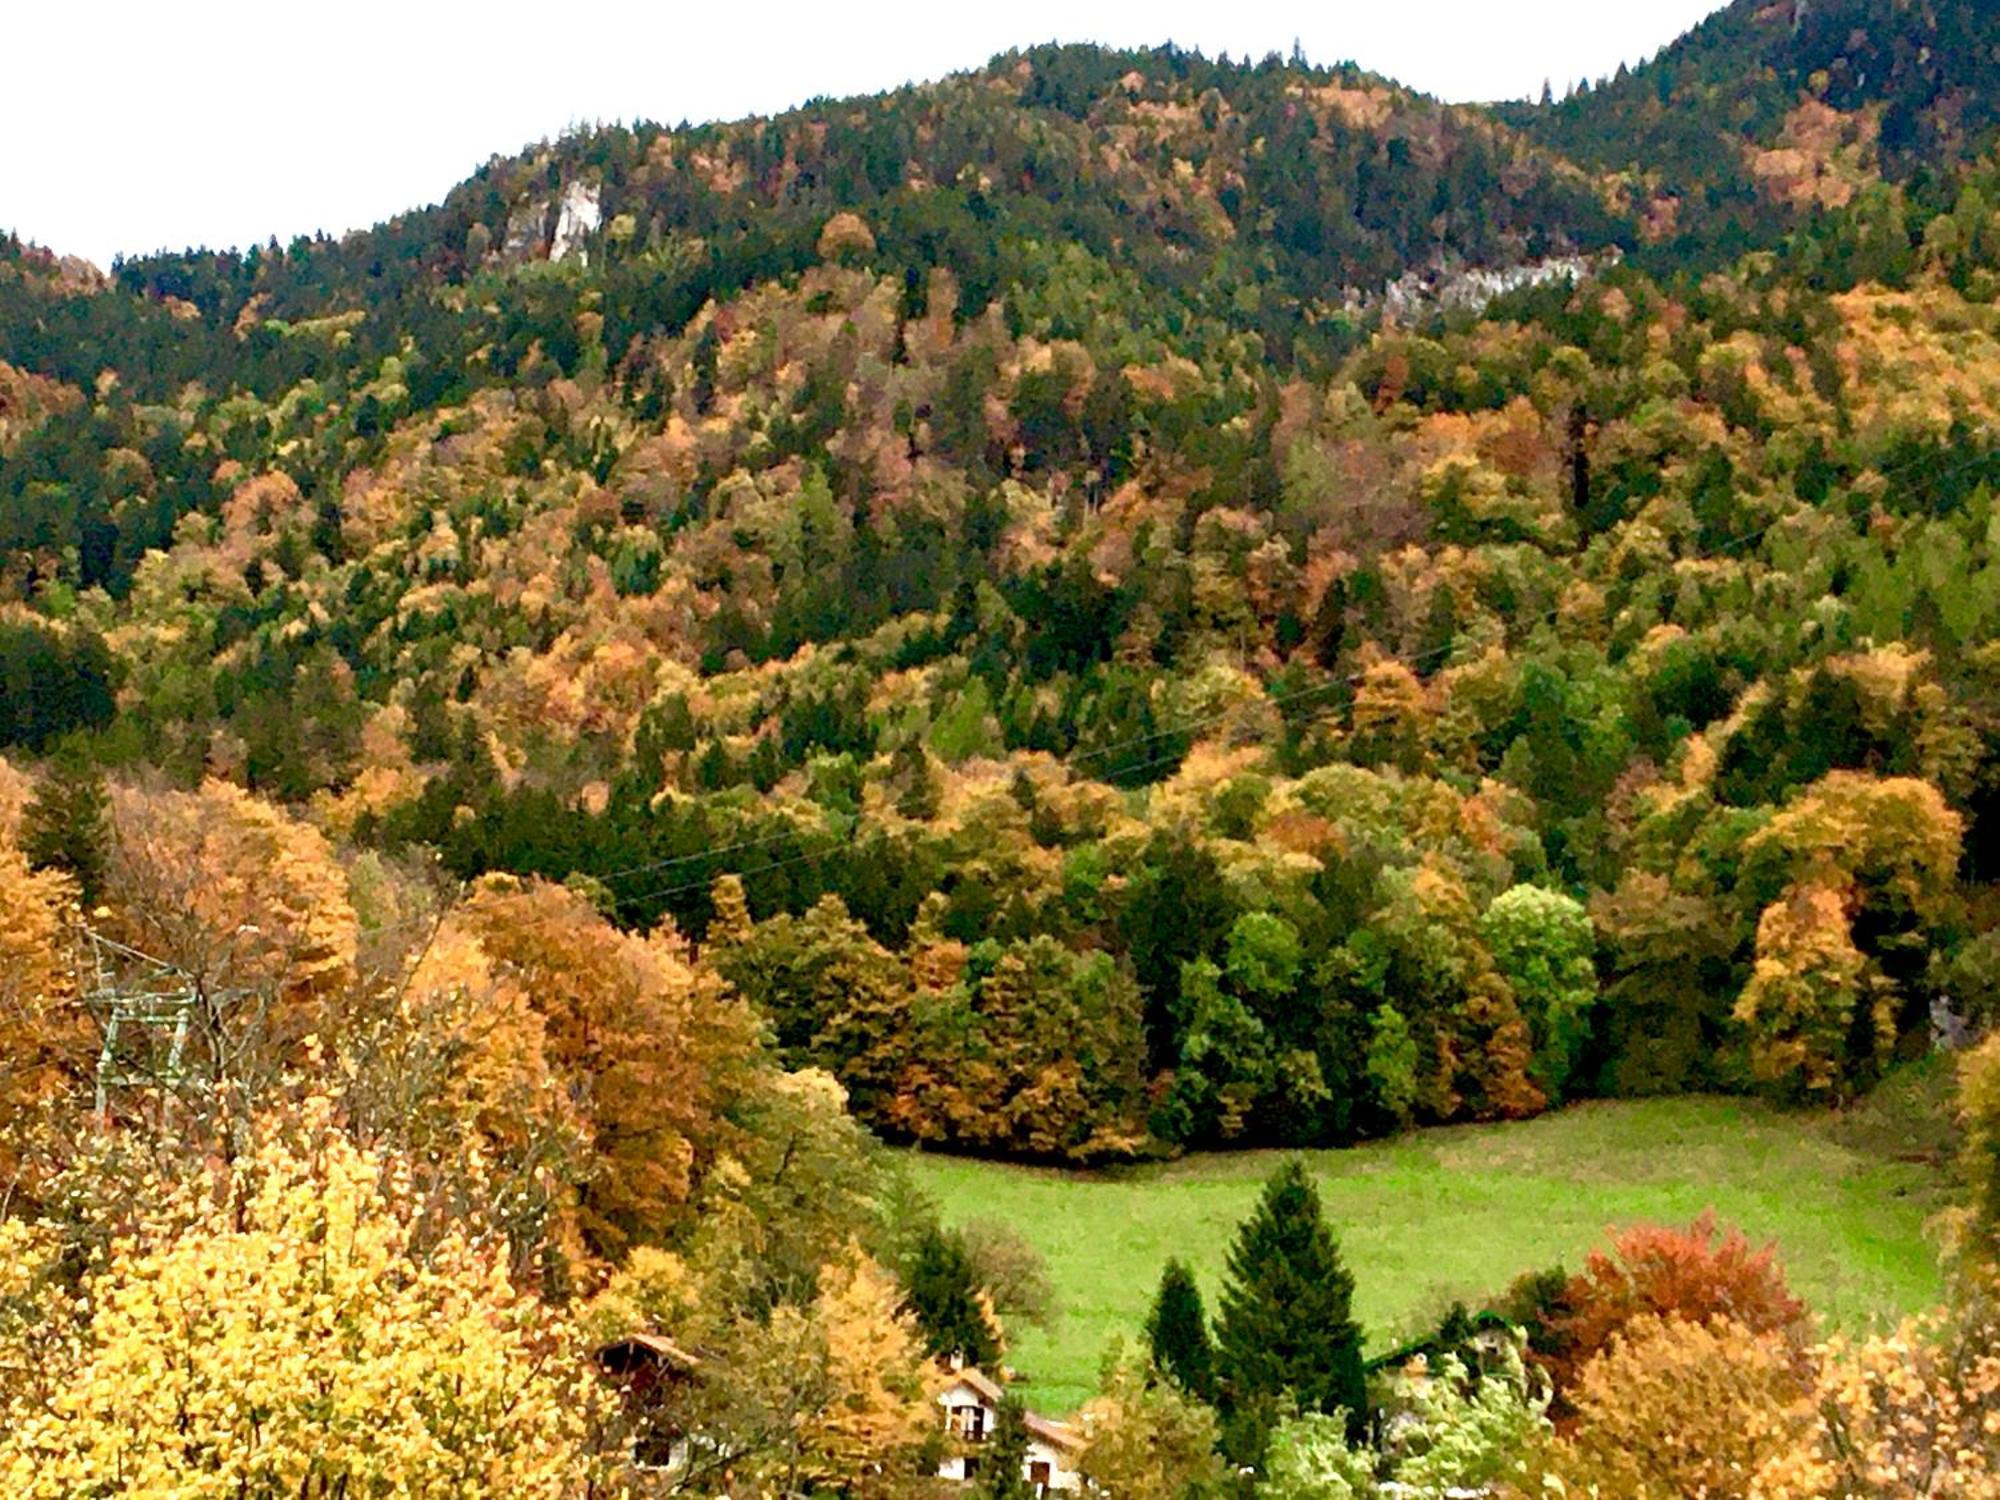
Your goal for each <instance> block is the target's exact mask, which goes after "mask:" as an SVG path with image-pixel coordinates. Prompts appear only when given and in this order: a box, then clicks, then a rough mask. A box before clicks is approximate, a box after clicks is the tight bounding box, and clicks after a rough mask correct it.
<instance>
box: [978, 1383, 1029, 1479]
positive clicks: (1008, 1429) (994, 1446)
mask: <svg viewBox="0 0 2000 1500" xmlns="http://www.w3.org/2000/svg"><path fill="white" fill-rule="evenodd" d="M1027 1467H1028V1409H1027V1408H1026V1407H1025V1406H1023V1405H1022V1404H1021V1400H1020V1397H1018V1396H1008V1397H1006V1398H1005V1399H1004V1400H1002V1401H1001V1403H1000V1409H999V1411H998V1412H996V1413H995V1414H994V1419H993V1436H992V1437H990V1438H988V1439H987V1440H986V1445H985V1447H984V1448H983V1449H982V1450H981V1451H980V1454H979V1469H978V1480H979V1483H978V1487H977V1488H976V1489H975V1490H974V1491H973V1493H974V1494H975V1495H977V1496H979V1500H1034V1497H1035V1491H1034V1487H1033V1486H1032V1485H1030V1484H1029V1483H1028V1478H1027Z"/></svg>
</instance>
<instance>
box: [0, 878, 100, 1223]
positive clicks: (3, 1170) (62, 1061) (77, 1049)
mask: <svg viewBox="0 0 2000 1500" xmlns="http://www.w3.org/2000/svg"><path fill="white" fill-rule="evenodd" d="M75 900H76V891H75V887H74V885H73V884H72V883H71V881H70V880H69V879H68V877H66V876H64V875H61V874H58V873H56V872H53V871H38V870H31V869H29V868H28V862H27V860H26V859H25V858H24V857H23V856H22V855H21V852H20V851H19V850H18V849H16V848H14V847H13V846H12V845H11V844H8V843H6V842H4V841H0V1058H3V1059H4V1062H0V1182H3V1183H4V1185H7V1186H11V1185H12V1184H13V1182H14V1181H15V1180H16V1178H17V1177H18V1175H19V1172H20V1169H21V1165H22V1163H21V1159H20V1154H19V1148H20V1146H21V1144H22V1140H21V1133H22V1131H23V1128H24V1126H25V1122H26V1121H27V1119H28V1118H29V1117H30V1116H32V1115H33V1114H34V1113H35V1111H36V1110H38V1109H39V1108H40V1107H41V1106H43V1105H45V1104H48V1103H50V1102H52V1101H54V1100H56V1099H58V1098H61V1097H63V1096H64V1095H65V1094H68V1095H71V1096H73V1097H80V1095H81V1091H82V1089H83V1087H84V1078H85V1077H86V1076H87V1073H88V1070H89V1067H90V1063H91V1059H92V1055H93V1054H94V1052H95V1050H96V1046H97V1036H96V1029H95V1027H94V1026H93V1025H92V1024H91V1022H90V1019H89V1017H87V1016H86V1015H85V1014H84V1013H83V1010H82V1008H81V1007H80V1006H79V1005H78V1004H77V996H76V983H75V971H74V969H73V968H72V966H71V962H70V954H69V952H68V946H69V938H70V933H69V931H68V929H69V925H70V921H71V918H72V913H73V908H74V905H75Z"/></svg>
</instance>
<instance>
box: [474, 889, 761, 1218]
mask: <svg viewBox="0 0 2000 1500" xmlns="http://www.w3.org/2000/svg"><path fill="white" fill-rule="evenodd" d="M460 919H461V920H463V922H464V923H465V925H466V926H467V928H468V929H469V930H470V932H471V933H472V934H473V935H474V936H475V937H476V939H477V942H478V945H479V948H480V950H481V951H482V952H483V954H484V956H485V959H486V961H487V962H488V963H490V965H491V966H492V972H493V975H494V977H495V979H496V980H498V981H499V982H501V983H502V984H504V985H512V986H518V990H519V995H520V997H521V998H522V1000H523V1001H525V1010H523V1009H520V1008H519V1007H518V1006H517V1007H516V1009H515V1017H516V1020H517V1021H518V1025H516V1026H515V1027H513V1028H512V1031H511V1033H510V1034H509V1035H508V1036H507V1038H506V1039H505V1041H504V1043H503V1046H504V1048H505V1049H507V1050H503V1051H502V1052H500V1053H499V1054H498V1055H497V1056H496V1057H494V1058H493V1059H492V1064H493V1065H495V1066H498V1067H499V1068H501V1069H502V1070H503V1072H505V1071H506V1070H518V1069H519V1068H523V1067H525V1068H529V1069H536V1068H546V1070H547V1074H548V1078H549V1080H550V1085H549V1086H553V1088H555V1089H556V1090H558V1091H559V1092H560V1093H561V1094H562V1095H563V1096H564V1098H563V1099H562V1101H561V1102H560V1103H558V1104H555V1105H553V1106H550V1107H553V1108H556V1109H559V1110H573V1111H574V1118H575V1119H576V1121H577V1122H578V1128H580V1129H581V1130H582V1131H583V1133H584V1135H585V1136H586V1137H587V1139H588V1141H589V1159H588V1167H587V1170H586V1172H585V1173H584V1174H583V1175H582V1176H581V1178H580V1180H579V1181H577V1183H576V1184H575V1190H576V1213H577V1222H578V1226H579V1228H580V1230H581V1233H582V1235H583V1238H584V1240H585V1242H586V1243H587V1244H588V1245H589V1246H590V1247H591V1249H592V1250H593V1251H594V1252H596V1253H598V1254H604V1255H615V1254H617V1253H618V1252H620V1251H622V1250H623V1249H624V1248H625V1247H626V1246H629V1245H631V1244H634V1243H641V1242H644V1241H647V1240H649V1239H656V1238H658V1237H659V1236H660V1235H662V1234H663V1233H664V1231H665V1230H666V1229H667V1228H668V1227H669V1226H671V1225H672V1224H673V1223H674V1222H675V1220H676V1219H677V1217H678V1216H679V1215H680V1214H681V1213H682V1212H683V1211H684V1210H685V1208H686V1206H687V1204H688V1201H689V1198H690V1195H691V1194H692V1192H693V1190H694V1186H695V1184H696V1182H697V1180H698V1178H699V1174H700V1172H701V1169H702V1168H703V1166H704V1165H705V1164H706V1163H708V1162H709V1161H711V1160H712V1159H713V1158H714V1157H715V1155H716V1153H717V1152H718V1150H720V1149H721V1148H723V1146H724V1145H725V1144H726V1143H727V1142H728V1141H729V1140H730V1138H731V1136H732V1127H731V1126H730V1124H729V1120H728V1115H727V1106H728V1105H729V1103H730V1102H731V1101H732V1099H733V1098H734V1097H735V1096H736V1094H737V1092H738V1091H739V1090H740V1089H741V1088H742V1086H743V1084H744V1082H745V1080H746V1077H747V1073H748V1069H749V1066H750V1062H751V1058H752V1055H753V1051H754V1040H755V1031H754V1030H753V1024H754V1023H753V1022H752V1019H751V1017H750V1015H749V1013H748V1012H747V1011H746V1010H745V1009H744V1008H743V1007H742V1006H741V1005H740V1004H739V1003H738V1002H736V1001H734V1000H732V999H731V998H730V997H729V996H728V995H727V993H726V992H725V991H724V989H723V988H722V986H721V984H720V981H719V980H718V979H717V978H716V977H715V975H714V974H713V972H712V971H709V970H707V969H703V968H700V967H697V966H696V965H695V964H694V963H693V962H692V960H691V957H690V955H689V954H688V951H687V949H686V946H685V944H683V943H682V942H681V941H680V940H679V939H678V938H677V937H675V936H674V935H673V933H672V932H671V931H662V932H658V933H655V934H653V935H651V936H649V937H642V936H639V935H637V934H634V933H628V932H621V931H619V930H618V929H617V928H615V927H613V926H612V925H611V924H610V923H608V922H607V921H605V920H604V918H603V917H602V916H600V915H599V914H598V913H597V911H596V910H595V909H594V908H593V907H592V906H591V905H590V903H589V902H588V901H587V900H586V899H585V898H584V897H583V896H581V895H579V894H577V893H576V892H573V891H570V890H568V889H565V888H563V887H561V886H556V885H551V884H548V883H546V882H539V881H535V882H518V881H514V880H510V879H507V878H504V877H491V878H489V879H488V880H486V881H484V882H482V883H481V884H480V885H479V886H477V887H476V888H475V889H474V890H473V892H472V893H471V895H470V897H469V898H468V900H467V901H466V903H465V905H464V906H463V907H462V909H461V912H460ZM530 1076H531V1075H530ZM522 1078H523V1075H521V1074H520V1073H519V1072H518V1071H516V1072H515V1074H514V1077H513V1078H512V1080H511V1081H510V1082H507V1083H505V1084H503V1087H506V1088H508V1089H511V1090H512V1091H513V1094H514V1096H515V1097H517V1098H523V1097H531V1096H532V1091H530V1092H529V1094H527V1095H524V1094H523V1093H522V1090H521V1087H520V1085H521V1083H522ZM530 1107H531V1108H532V1107H533V1106H532V1105H531V1106H530ZM523 1128H525V1123H524V1122H521V1121H516V1122H514V1123H513V1124H512V1125H507V1126H504V1127H503V1129H505V1130H515V1131H519V1130H520V1129H523Z"/></svg>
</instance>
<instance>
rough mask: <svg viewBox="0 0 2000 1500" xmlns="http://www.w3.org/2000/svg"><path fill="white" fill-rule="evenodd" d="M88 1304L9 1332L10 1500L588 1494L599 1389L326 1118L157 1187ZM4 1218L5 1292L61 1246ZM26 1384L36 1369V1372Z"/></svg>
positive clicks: (390, 1165) (503, 1270)
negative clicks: (217, 1173) (227, 1162)
mask: <svg viewBox="0 0 2000 1500" xmlns="http://www.w3.org/2000/svg"><path fill="white" fill-rule="evenodd" d="M158 1201H159V1204H160V1206H159V1208H158V1210H157V1211H156V1212H153V1213H151V1214H148V1215H146V1216H145V1217H144V1218H143V1219H142V1221H141V1222H140V1223H139V1224H138V1226H137V1227H136V1228H135V1230H134V1231H133V1232H131V1233H130V1234H127V1235H124V1236H121V1237H120V1238H118V1239H117V1240H116V1241H114V1242H113V1244H112V1246H111V1249H110V1252H109V1254H108V1256H107V1257H106V1258H105V1259H104V1260H103V1261H102V1262H101V1263H100V1264H97V1265H94V1266H93V1267H92V1268H91V1269H90V1270H89V1271H87V1272H86V1273H85V1275H84V1279H83V1282H82V1285H81V1287H80V1289H79V1294H78V1295H75V1296H73V1297H70V1296H63V1295H51V1296H47V1297H46V1298H45V1300H44V1301H43V1303H42V1305H41V1306H40V1307H39V1309H38V1316H37V1317H36V1318H34V1319H29V1320H20V1321H18V1322H16V1321H13V1320H9V1321H8V1322H7V1323H6V1324H5V1325H4V1326H0V1340H4V1342H5V1343H6V1344H7V1345H10V1346H11V1347H6V1348H4V1349H0V1371H4V1372H5V1374H4V1375H0V1380H4V1382H5V1383H4V1386H3V1387H0V1389H4V1395H5V1420H4V1422H0V1487H4V1489H5V1490H6V1492H7V1493H8V1494H10V1495H17V1496H21V1497H24V1500H29V1497H49V1500H56V1497H64V1500H67V1497H72V1496H76V1495H80V1494H105V1495H114V1494H115V1495H134V1496H137V1495H175V1496H183V1497H187V1500H207V1497H213V1500H265V1497H268V1500H279V1497H284V1500H294V1497H306V1500H331V1497H334V1496H347V1497H361V1496H383V1497H387V1496H392V1495H455V1496H463V1497H468V1500H471V1497H479V1496H495V1497H497V1496H503V1495H505V1496H546V1497H559V1496H566V1495H571V1494H580V1493H582V1491H583V1485H584V1481H585V1479H586V1477H587V1474H588V1465H587V1463H586V1461H585V1439H586V1430H585V1429H586V1418H587V1413H588V1409H589V1402H590V1399H591V1387H590V1386H589V1385H588V1384H587V1383H586V1377H585V1375H584V1373H583V1368H582V1366H581V1365H580V1364H579V1363H578V1362H577V1361H576V1360H575V1359H574V1357H573V1356H574V1353H575V1351H574V1350H573V1349H572V1347H571V1343H570V1339H569V1335H568V1331H567V1329H566V1327H565V1326H564V1324H563V1323H562V1322H561V1321H560V1320H559V1319H558V1318H556V1317H555V1316H554V1315H552V1314H551V1313H550V1312H549V1311H548V1310H547V1309H546V1308H545V1307H544V1306H543V1305H542V1304H540V1303H539V1302H538V1301H537V1300H536V1299H535V1298H534V1297H533V1296H531V1295H529V1294H527V1293H526V1292H524V1291H522V1290H521V1289H520V1288H518V1287H517V1286H516V1285H514V1283H513V1282H512V1280H511V1279H510V1276H509V1273H508V1270H507V1258H506V1251H505V1245H504V1241H503V1240H501V1239H500V1237H499V1236H496V1235H492V1234H482V1233H481V1232H480V1230H479V1228H478V1226H477V1225H474V1224H467V1223H458V1224H455V1225H453V1226H452V1227H450V1228H448V1229H446V1230H445V1231H444V1232H443V1233H442V1234H441V1235H438V1236H436V1237H434V1238H433V1237H430V1236H428V1235H426V1234H425V1233H424V1232H423V1228H422V1215H421V1213H420V1211H419V1205H418V1204H417V1203H415V1202H414V1201H412V1198H411V1196H410V1194H409V1192H408V1186H407V1175H406V1173H405V1172H404V1170H403V1168H402V1166H401V1165H400V1164H399V1163H398V1162H397V1161H396V1160H394V1159H393V1158H389V1157H385V1156H382V1155H378V1154H374V1153H370V1152H368V1151H365V1150H362V1149H360V1148H359V1147H357V1146H355V1145H354V1144H353V1142H352V1141H351V1140H349V1139H348V1138H347V1137H346V1136H345V1135H344V1134H343V1133H342V1132H341V1131H340V1130H339V1129H338V1128H337V1127H336V1126H335V1125H334V1124H333V1122H332V1106H331V1104H330V1103H329V1102H327V1101H325V1100H324V1099H313V1100H309V1101H308V1102H307V1103H306V1105H305V1106H304V1107H303V1108H302V1110H301V1111H300V1112H299V1114H298V1116H297V1117H296V1118H295V1119H291V1120H287V1121H284V1122H282V1127H281V1126H280V1125H278V1124H273V1123H270V1122H266V1123H265V1124H264V1125H263V1126H261V1127H260V1129H259V1131H258V1134H257V1141H256V1145H255V1147H254V1150H253V1151H252V1152H251V1153H250V1154H248V1155H246V1156H245V1157H243V1158H240V1159H239V1160H238V1161H237V1162H236V1163H235V1165H234V1167H233V1168H232V1169H231V1170H230V1171H229V1173H228V1175H227V1176H226V1177H224V1178H222V1179H220V1180H205V1179H203V1178H201V1177H190V1178H187V1179H184V1180H182V1181H180V1182H179V1183H176V1184H174V1185H171V1186H168V1187H166V1188H164V1189H163V1190H162V1191H161V1193H160V1194H159V1198H158ZM35 1230H36V1226H33V1225H28V1224H23V1223H22V1222H21V1221H18V1220H16V1221H10V1222H9V1223H8V1225H7V1227H6V1233H7V1235H8V1238H9V1239H10V1240H11V1241H12V1243H11V1244H10V1245H9V1246H8V1249H9V1251H10V1254H9V1256H8V1263H9V1277H8V1279H9V1282H10V1290H20V1289H22V1288H32V1287H34V1286H36V1285H38V1284H39V1285H43V1286H47V1285H49V1284H50V1283H49V1282H48V1280H47V1279H43V1280H41V1281H40V1282H38V1281H37V1279H36V1278H35V1277H34V1276H33V1275H32V1274H30V1271H31V1268H32V1262H33V1260H34V1258H35V1257H36V1256H37V1255H38V1254H40V1255H46V1254H48V1253H50V1252H51V1251H52V1249H53V1246H54V1243H55V1241H54V1240H53V1239H52V1238H50V1237H47V1236H38V1235H37V1234H36V1232H35ZM28 1372H32V1373H28Z"/></svg>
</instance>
